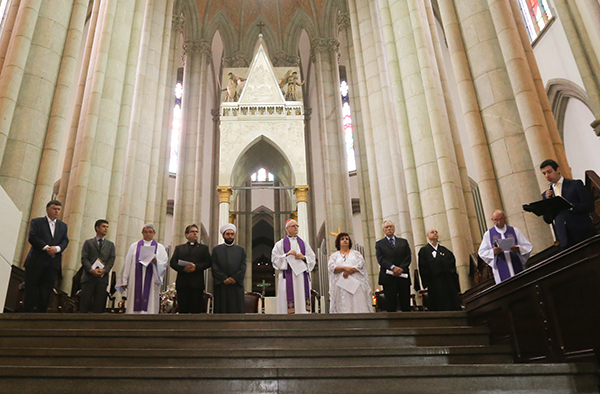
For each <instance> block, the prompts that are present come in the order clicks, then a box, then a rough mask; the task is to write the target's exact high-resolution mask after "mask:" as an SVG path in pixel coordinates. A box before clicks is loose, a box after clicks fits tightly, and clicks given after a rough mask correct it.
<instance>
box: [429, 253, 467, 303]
mask: <svg viewBox="0 0 600 394" xmlns="http://www.w3.org/2000/svg"><path fill="white" fill-rule="evenodd" d="M434 251H435V249H434V248H433V246H431V245H430V244H427V245H425V246H423V247H422V248H421V250H419V273H420V274H421V282H423V287H424V288H427V293H428V295H429V300H428V301H429V302H428V305H427V307H428V309H429V310H430V311H459V310H461V308H460V299H459V296H458V293H460V285H459V283H458V274H457V272H456V259H455V258H454V254H452V252H451V251H450V250H449V249H447V248H445V247H443V246H442V245H440V244H438V247H437V253H436V254H435V257H433V252H434Z"/></svg>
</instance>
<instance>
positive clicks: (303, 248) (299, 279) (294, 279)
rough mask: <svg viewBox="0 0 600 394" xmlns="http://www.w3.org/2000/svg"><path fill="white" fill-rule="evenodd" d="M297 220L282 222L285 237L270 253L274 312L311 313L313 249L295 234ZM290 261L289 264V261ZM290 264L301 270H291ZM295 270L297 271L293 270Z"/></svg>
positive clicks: (314, 260)
mask: <svg viewBox="0 0 600 394" xmlns="http://www.w3.org/2000/svg"><path fill="white" fill-rule="evenodd" d="M298 227H299V226H298V223H297V222H296V221H295V220H293V219H290V220H288V221H287V222H285V230H286V232H287V236H286V237H285V238H283V239H281V240H279V241H277V243H276V244H275V246H274V247H273V252H272V253H271V262H272V263H273V268H275V269H276V270H278V275H279V283H278V285H277V313H281V314H286V313H310V312H311V308H310V272H311V271H312V270H313V268H315V264H316V259H315V252H313V250H312V249H311V247H310V245H309V244H308V242H306V241H304V240H303V239H302V238H300V237H299V236H298ZM290 262H291V263H290ZM292 263H297V264H296V266H297V267H300V268H301V269H304V271H302V272H299V273H298V272H296V273H298V275H296V273H295V272H294V270H293V269H292V267H291V264H292ZM296 271H298V270H296Z"/></svg>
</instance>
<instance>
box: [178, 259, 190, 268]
mask: <svg viewBox="0 0 600 394" xmlns="http://www.w3.org/2000/svg"><path fill="white" fill-rule="evenodd" d="M177 264H178V265H179V266H180V267H185V266H186V265H189V264H194V263H192V262H191V261H185V260H181V259H179V261H178V262H177Z"/></svg>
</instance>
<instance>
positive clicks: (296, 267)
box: [285, 254, 306, 276]
mask: <svg viewBox="0 0 600 394" xmlns="http://www.w3.org/2000/svg"><path fill="white" fill-rule="evenodd" d="M285 259H286V261H287V263H288V267H290V268H291V269H292V271H293V272H294V275H296V276H298V275H300V274H301V273H303V272H304V271H306V263H305V262H304V260H298V259H297V258H296V256H293V255H291V254H290V255H288V256H287V257H286V258H285Z"/></svg>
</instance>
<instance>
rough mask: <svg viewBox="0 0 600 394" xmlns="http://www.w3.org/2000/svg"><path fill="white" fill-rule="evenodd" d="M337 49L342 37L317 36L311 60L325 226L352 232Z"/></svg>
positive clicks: (313, 41) (330, 244)
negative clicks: (323, 184) (321, 165)
mask: <svg viewBox="0 0 600 394" xmlns="http://www.w3.org/2000/svg"><path fill="white" fill-rule="evenodd" d="M338 51H339V41H338V40H337V39H335V38H316V39H313V40H312V42H311V60H312V61H313V62H314V63H315V65H316V84H317V107H318V108H319V126H320V133H321V144H322V152H323V162H324V178H325V198H326V201H327V202H328V203H327V205H326V211H327V212H326V218H327V222H326V223H327V224H326V227H327V229H328V231H329V230H331V229H337V228H338V227H340V228H343V229H344V230H346V231H347V232H348V233H352V211H351V208H350V207H351V205H350V186H349V183H348V168H347V165H346V151H345V145H344V132H343V125H342V111H341V107H342V100H341V96H340V94H339V86H340V77H339V70H338V62H337V56H338ZM306 219H308V217H307V218H306ZM307 235H308V233H307ZM330 238H331V237H328V250H333V249H332V248H333V242H334V240H333V239H330ZM307 239H308V238H307Z"/></svg>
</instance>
